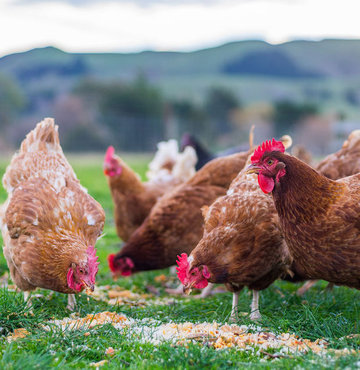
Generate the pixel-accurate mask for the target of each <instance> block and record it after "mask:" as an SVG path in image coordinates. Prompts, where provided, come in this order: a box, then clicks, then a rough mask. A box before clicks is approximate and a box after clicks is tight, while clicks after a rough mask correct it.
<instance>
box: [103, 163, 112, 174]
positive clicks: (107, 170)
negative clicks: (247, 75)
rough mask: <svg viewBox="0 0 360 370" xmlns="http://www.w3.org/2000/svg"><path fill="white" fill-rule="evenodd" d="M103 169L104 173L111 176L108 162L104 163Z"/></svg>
mask: <svg viewBox="0 0 360 370" xmlns="http://www.w3.org/2000/svg"><path fill="white" fill-rule="evenodd" d="M103 171H104V175H106V176H109V172H110V168H109V165H108V164H106V163H105V164H104V167H103Z"/></svg>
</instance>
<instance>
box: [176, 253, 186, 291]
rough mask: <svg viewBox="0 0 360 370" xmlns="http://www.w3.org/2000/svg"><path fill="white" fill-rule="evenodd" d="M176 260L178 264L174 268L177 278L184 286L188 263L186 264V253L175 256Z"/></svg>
mask: <svg viewBox="0 0 360 370" xmlns="http://www.w3.org/2000/svg"><path fill="white" fill-rule="evenodd" d="M177 257H178V260H177V261H176V263H177V264H178V267H176V271H177V276H178V278H179V280H180V281H181V282H182V283H183V284H184V283H185V278H186V273H187V270H188V268H189V262H188V256H187V254H186V253H182V254H181V255H180V256H177Z"/></svg>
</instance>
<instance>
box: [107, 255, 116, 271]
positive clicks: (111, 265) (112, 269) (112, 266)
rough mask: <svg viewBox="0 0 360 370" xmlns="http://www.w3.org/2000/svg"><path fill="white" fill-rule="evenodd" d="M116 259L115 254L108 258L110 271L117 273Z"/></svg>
mask: <svg viewBox="0 0 360 370" xmlns="http://www.w3.org/2000/svg"><path fill="white" fill-rule="evenodd" d="M114 258H115V254H110V255H109V256H108V263H109V267H110V270H111V271H112V272H115V270H116V269H115V266H114Z"/></svg>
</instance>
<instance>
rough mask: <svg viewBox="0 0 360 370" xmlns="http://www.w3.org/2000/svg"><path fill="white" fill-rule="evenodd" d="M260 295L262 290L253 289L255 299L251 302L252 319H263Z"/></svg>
mask: <svg viewBox="0 0 360 370" xmlns="http://www.w3.org/2000/svg"><path fill="white" fill-rule="evenodd" d="M259 297H260V292H259V291H258V290H253V299H252V302H251V313H250V320H252V321H257V320H261V314H260V311H259Z"/></svg>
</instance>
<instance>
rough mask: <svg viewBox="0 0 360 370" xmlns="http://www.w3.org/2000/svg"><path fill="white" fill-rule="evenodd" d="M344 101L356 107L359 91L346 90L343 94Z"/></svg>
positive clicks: (359, 96)
mask: <svg viewBox="0 0 360 370" xmlns="http://www.w3.org/2000/svg"><path fill="white" fill-rule="evenodd" d="M344 96H345V100H346V101H347V102H348V103H349V104H350V105H354V106H357V105H359V104H360V90H356V89H353V88H350V89H347V90H346V91H345V93H344Z"/></svg>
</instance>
